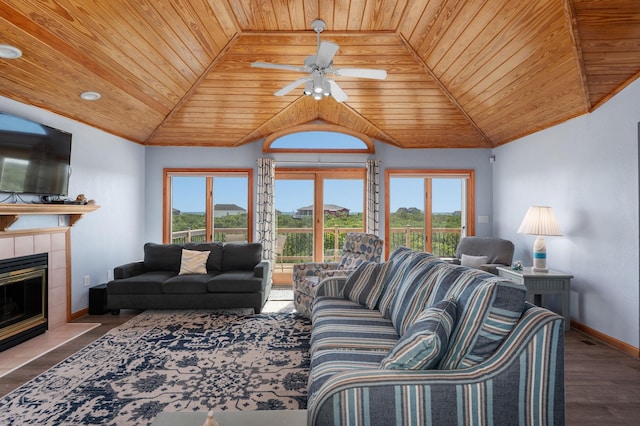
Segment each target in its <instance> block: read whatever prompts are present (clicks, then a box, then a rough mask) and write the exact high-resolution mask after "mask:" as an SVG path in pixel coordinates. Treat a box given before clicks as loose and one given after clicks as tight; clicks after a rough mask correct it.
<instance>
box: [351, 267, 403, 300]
mask: <svg viewBox="0 0 640 426" xmlns="http://www.w3.org/2000/svg"><path fill="white" fill-rule="evenodd" d="M392 264H393V262H392V261H389V262H384V263H374V262H364V263H362V264H360V266H358V269H356V270H355V271H353V272H352V273H351V274H350V275H349V276H348V277H347V281H346V282H345V284H344V295H345V297H347V298H348V299H349V300H352V301H354V302H357V303H359V304H361V305H362V306H366V307H367V308H369V309H374V308H375V307H376V305H377V304H378V299H380V295H381V294H382V285H383V284H384V282H385V281H386V279H387V274H388V273H389V268H390V266H391V265H392Z"/></svg>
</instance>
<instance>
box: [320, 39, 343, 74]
mask: <svg viewBox="0 0 640 426" xmlns="http://www.w3.org/2000/svg"><path fill="white" fill-rule="evenodd" d="M338 49H340V46H338V45H337V44H335V43H331V42H330V41H323V42H322V43H320V47H319V48H318V54H317V55H316V65H317V66H318V67H320V68H326V67H328V66H329V65H330V64H331V61H333V57H334V56H335V54H336V53H337V52H338Z"/></svg>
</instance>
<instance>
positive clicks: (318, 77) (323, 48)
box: [251, 19, 387, 102]
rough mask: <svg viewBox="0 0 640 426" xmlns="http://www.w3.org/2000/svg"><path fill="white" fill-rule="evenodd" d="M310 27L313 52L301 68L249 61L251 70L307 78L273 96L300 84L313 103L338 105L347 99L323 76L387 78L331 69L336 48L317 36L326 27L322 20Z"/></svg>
mask: <svg viewBox="0 0 640 426" xmlns="http://www.w3.org/2000/svg"><path fill="white" fill-rule="evenodd" d="M311 28H313V30H314V31H315V32H316V38H317V43H316V44H317V53H316V54H315V55H310V56H307V57H306V58H305V60H304V66H295V65H282V64H272V63H270V62H253V63H252V64H251V66H252V67H254V68H269V69H279V70H286V71H298V72H306V73H308V74H309V76H308V77H302V78H299V79H297V80H296V81H294V82H292V83H290V84H288V85H286V86H285V87H283V88H282V89H280V90H278V91H277V92H275V93H274V95H276V96H284V95H286V94H287V93H289V92H290V91H292V90H293V89H295V88H296V87H298V86H300V85H301V84H303V83H304V90H303V92H302V93H303V95H305V96H313V98H314V99H315V100H318V101H319V100H320V99H322V98H324V97H328V96H333V98H334V99H335V100H336V101H338V102H344V101H346V100H347V99H349V96H348V95H347V94H346V93H345V91H344V90H342V88H341V87H340V86H339V85H338V83H336V82H335V80H333V79H332V78H328V77H326V75H327V74H333V75H336V76H344V77H357V78H370V79H375V80H384V79H386V78H387V72H386V71H385V70H380V69H369V68H336V69H334V68H333V57H334V56H335V54H336V53H337V52H338V49H339V48H340V46H338V45H337V44H335V43H331V42H329V41H323V42H321V41H320V33H321V32H323V31H324V30H325V28H326V24H325V22H324V21H323V20H322V19H316V20H314V21H313V22H312V23H311Z"/></svg>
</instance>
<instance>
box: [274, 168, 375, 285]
mask: <svg viewBox="0 0 640 426" xmlns="http://www.w3.org/2000/svg"><path fill="white" fill-rule="evenodd" d="M364 191H365V170H364V169H314V170H310V169H300V170H297V169H276V180H275V188H274V198H275V206H276V215H277V218H278V219H277V236H278V237H280V236H286V237H282V238H283V239H284V240H285V243H284V248H283V250H282V254H281V255H280V254H279V257H280V259H276V265H275V267H274V272H277V271H279V270H288V271H287V272H288V273H289V277H288V278H289V281H290V271H291V268H292V265H293V264H294V263H300V262H311V261H313V262H322V261H334V260H336V259H338V258H339V257H340V254H341V250H342V247H343V245H344V239H345V237H346V235H347V233H348V232H363V231H364V225H365V223H366V222H365V217H364V216H365V208H364V206H365V194H364ZM277 251H278V250H277ZM274 279H275V277H274Z"/></svg>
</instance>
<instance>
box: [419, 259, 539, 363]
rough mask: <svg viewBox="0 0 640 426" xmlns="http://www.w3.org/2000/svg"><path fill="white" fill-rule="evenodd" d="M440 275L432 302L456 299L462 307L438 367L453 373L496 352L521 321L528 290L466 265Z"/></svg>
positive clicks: (453, 267) (459, 307)
mask: <svg viewBox="0 0 640 426" xmlns="http://www.w3.org/2000/svg"><path fill="white" fill-rule="evenodd" d="M438 274H439V275H440V277H439V279H438V283H437V286H436V288H435V289H434V290H433V292H432V294H431V295H430V297H429V300H430V303H433V301H434V300H441V299H454V300H455V301H456V304H457V306H458V320H457V322H456V326H455V327H454V330H453V332H452V333H451V337H450V338H449V347H448V348H447V352H446V353H445V355H444V356H443V357H442V359H441V360H440V363H439V364H438V368H439V369H444V370H452V369H458V368H467V367H470V366H473V365H476V364H478V363H480V362H482V361H484V360H485V359H487V358H488V357H489V356H491V354H493V353H494V352H495V351H496V349H497V348H498V346H500V344H501V343H502V342H503V341H504V339H505V338H506V336H507V335H508V334H509V333H510V332H511V330H512V329H513V327H514V326H515V324H516V323H517V322H518V320H519V319H520V316H521V315H522V312H523V310H524V306H525V296H526V293H527V288H526V287H525V286H524V284H516V283H513V282H511V281H509V280H506V279H504V278H500V277H497V276H495V275H492V274H489V273H487V272H483V271H480V270H478V269H470V268H465V267H462V266H454V265H448V268H446V269H441V270H439V271H438Z"/></svg>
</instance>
